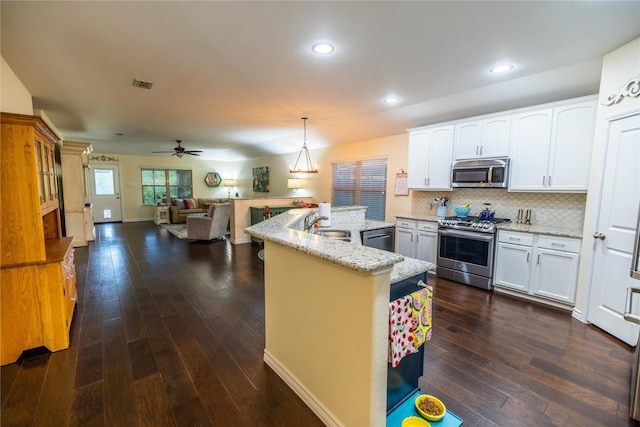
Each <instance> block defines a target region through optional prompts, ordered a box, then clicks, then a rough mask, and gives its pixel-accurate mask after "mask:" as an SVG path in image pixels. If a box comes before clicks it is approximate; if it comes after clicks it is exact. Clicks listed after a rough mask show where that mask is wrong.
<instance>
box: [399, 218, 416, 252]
mask: <svg viewBox="0 0 640 427" xmlns="http://www.w3.org/2000/svg"><path fill="white" fill-rule="evenodd" d="M415 229H416V222H415V221H410V220H406V219H398V220H396V235H395V246H396V247H395V252H396V253H398V254H400V255H403V256H406V257H409V258H413V257H414V253H415V252H414V247H415V244H414V235H415Z"/></svg>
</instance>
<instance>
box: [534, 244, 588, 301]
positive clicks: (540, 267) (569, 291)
mask: <svg viewBox="0 0 640 427" xmlns="http://www.w3.org/2000/svg"><path fill="white" fill-rule="evenodd" d="M534 257H535V265H534V269H533V277H532V284H531V290H532V292H533V293H534V294H535V295H541V296H544V297H547V298H553V299H556V300H559V301H564V302H568V303H571V304H573V303H574V302H575V296H576V286H577V282H578V265H579V259H580V255H578V254H575V253H571V252H562V251H554V250H552V249H543V248H538V249H536V251H535V252H534Z"/></svg>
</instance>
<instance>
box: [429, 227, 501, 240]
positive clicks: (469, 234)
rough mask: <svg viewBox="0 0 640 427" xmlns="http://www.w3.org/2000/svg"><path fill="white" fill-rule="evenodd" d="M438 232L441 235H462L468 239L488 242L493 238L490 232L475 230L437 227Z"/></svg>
mask: <svg viewBox="0 0 640 427" xmlns="http://www.w3.org/2000/svg"><path fill="white" fill-rule="evenodd" d="M438 234H440V235H441V236H452V237H464V238H467V239H469V240H478V241H481V242H490V241H492V240H493V234H492V233H481V232H477V231H464V230H452V229H448V228H439V229H438Z"/></svg>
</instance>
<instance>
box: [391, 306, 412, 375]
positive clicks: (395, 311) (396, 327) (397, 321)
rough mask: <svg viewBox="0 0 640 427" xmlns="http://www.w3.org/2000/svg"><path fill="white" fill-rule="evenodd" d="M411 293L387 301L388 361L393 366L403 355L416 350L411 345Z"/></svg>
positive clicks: (396, 364)
mask: <svg viewBox="0 0 640 427" xmlns="http://www.w3.org/2000/svg"><path fill="white" fill-rule="evenodd" d="M412 315H413V310H412V309H411V295H405V296H403V297H400V298H398V299H396V300H395V301H391V302H390V303H389V363H391V366H393V367H394V368H395V367H396V366H398V364H399V363H400V361H401V360H402V358H403V357H405V356H408V355H410V354H412V353H416V352H417V351H418V349H417V348H415V346H414V345H413V333H411V331H410V329H411V317H412Z"/></svg>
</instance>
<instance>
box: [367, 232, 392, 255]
mask: <svg viewBox="0 0 640 427" xmlns="http://www.w3.org/2000/svg"><path fill="white" fill-rule="evenodd" d="M360 237H361V238H362V245H363V246H368V247H370V248H376V249H382V250H383V251H389V252H393V227H386V228H378V229H376V230H367V231H362V232H360Z"/></svg>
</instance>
